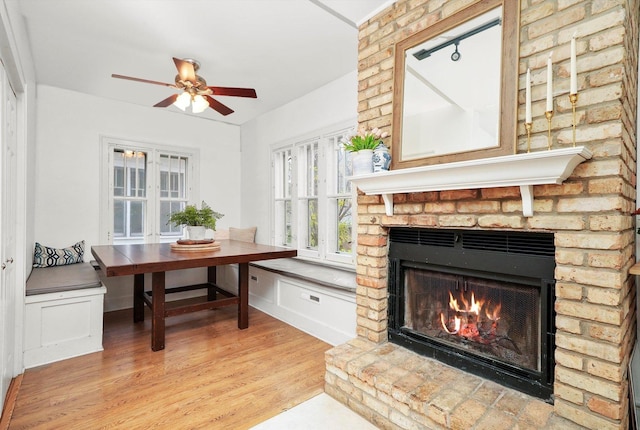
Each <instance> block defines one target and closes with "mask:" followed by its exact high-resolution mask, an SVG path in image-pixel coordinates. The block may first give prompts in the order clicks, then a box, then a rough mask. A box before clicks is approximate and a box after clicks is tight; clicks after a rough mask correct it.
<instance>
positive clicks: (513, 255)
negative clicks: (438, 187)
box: [388, 228, 555, 402]
mask: <svg viewBox="0 0 640 430" xmlns="http://www.w3.org/2000/svg"><path fill="white" fill-rule="evenodd" d="M407 268H418V269H421V268H422V269H426V270H431V271H440V272H444V273H450V274H461V275H462V274H465V275H471V276H476V277H480V278H485V279H490V280H497V281H506V282H510V283H515V284H521V285H526V286H528V287H533V288H539V289H540V305H541V313H540V315H541V320H540V323H541V338H540V357H541V362H540V371H539V372H537V371H533V370H530V369H525V368H520V367H518V366H515V365H511V364H509V363H505V362H501V361H499V360H492V359H490V358H488V357H483V356H481V355H478V354H474V353H472V352H468V351H465V350H463V349H455V348H451V347H450V346H447V345H446V344H445V343H443V342H440V341H438V340H437V339H432V338H430V337H427V336H424V335H422V334H421V333H418V332H415V331H413V330H411V329H409V328H407V327H402V326H401V325H402V324H403V321H404V299H405V298H404V286H403V278H404V270H405V269H407ZM554 270H555V246H554V244H553V234H551V233H522V232H510V231H485V230H446V229H426V228H392V229H391V230H390V243H389V319H388V331H389V340H390V341H391V342H393V343H396V344H399V345H402V346H405V347H407V348H409V349H411V350H413V351H415V352H418V353H420V354H422V355H425V356H427V357H432V358H434V359H437V360H439V361H442V362H445V363H447V364H449V365H452V366H454V367H456V368H459V369H461V370H465V371H468V372H470V373H473V374H476V375H479V376H482V377H485V378H488V379H491V380H494V381H496V382H498V383H500V384H503V385H505V386H508V387H511V388H514V389H517V390H519V391H522V392H524V393H527V394H530V395H533V396H536V397H539V398H542V399H544V400H546V401H548V402H551V401H552V397H553V396H552V395H553V372H554V349H555V311H554V301H555V279H554ZM543 309H544V311H543Z"/></svg>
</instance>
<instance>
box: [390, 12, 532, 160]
mask: <svg viewBox="0 0 640 430" xmlns="http://www.w3.org/2000/svg"><path fill="white" fill-rule="evenodd" d="M503 3H504V4H503ZM519 19H520V17H519V2H517V1H504V2H503V1H502V0H480V1H478V2H476V3H474V4H472V5H470V6H468V7H466V8H464V9H462V10H460V11H459V12H457V13H455V14H453V15H451V16H449V17H447V18H444V19H442V20H441V21H438V22H437V23H435V24H433V25H432V26H430V27H427V28H425V29H424V30H422V31H420V32H418V33H416V34H413V35H411V36H409V37H408V38H407V39H405V40H402V41H400V42H398V43H397V44H396V51H395V66H394V67H395V69H394V71H395V77H394V101H393V137H392V145H391V151H392V159H391V163H392V165H391V168H392V169H402V168H406V167H415V166H423V165H430V164H441V163H448V162H453V161H463V160H470V159H478V158H489V157H495V156H499V155H508V154H513V153H515V148H516V135H517V131H516V128H517V108H518V99H517V97H518V46H519V38H518V33H519V30H518V22H519Z"/></svg>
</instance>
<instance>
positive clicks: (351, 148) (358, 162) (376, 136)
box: [342, 127, 389, 175]
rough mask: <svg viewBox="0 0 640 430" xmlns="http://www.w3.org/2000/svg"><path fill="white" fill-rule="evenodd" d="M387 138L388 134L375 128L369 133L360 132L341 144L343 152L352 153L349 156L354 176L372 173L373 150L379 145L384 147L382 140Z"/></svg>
mask: <svg viewBox="0 0 640 430" xmlns="http://www.w3.org/2000/svg"><path fill="white" fill-rule="evenodd" d="M387 136H389V133H387V132H386V131H384V132H383V131H382V130H380V129H379V128H377V127H376V128H373V129H371V130H370V131H362V130H361V131H360V132H359V133H358V134H356V135H353V136H350V137H349V138H348V140H347V141H346V142H343V144H342V147H343V148H344V150H345V151H347V152H353V153H354V154H353V155H352V156H351V163H352V166H353V174H354V175H359V174H363V173H371V172H373V150H374V149H376V148H377V147H378V146H379V145H384V143H383V142H382V139H384V138H385V137H387Z"/></svg>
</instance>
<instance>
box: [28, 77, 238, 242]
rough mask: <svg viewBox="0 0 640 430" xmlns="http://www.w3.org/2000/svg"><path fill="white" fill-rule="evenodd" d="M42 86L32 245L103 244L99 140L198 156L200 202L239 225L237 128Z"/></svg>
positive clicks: (38, 121) (157, 109)
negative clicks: (122, 140) (109, 138)
mask: <svg viewBox="0 0 640 430" xmlns="http://www.w3.org/2000/svg"><path fill="white" fill-rule="evenodd" d="M169 109H171V108H167V109H159V108H153V107H148V108H147V107H143V106H137V105H132V104H126V103H120V102H115V101H112V100H107V99H102V98H97V97H92V96H88V95H85V94H81V93H77V92H73V91H67V90H63V89H59V88H54V87H49V86H38V94H37V137H36V160H35V163H36V166H35V202H36V204H35V225H34V226H33V228H34V235H35V240H36V241H38V242H40V243H42V244H44V245H49V246H54V247H63V246H68V245H71V244H73V243H75V242H76V241H78V240H81V239H84V240H85V241H86V244H87V248H90V246H91V245H98V244H99V236H98V219H99V205H98V202H99V198H100V195H99V183H100V178H99V171H100V165H99V162H100V153H99V148H100V136H104V135H106V136H113V137H120V138H126V139H131V140H137V141H143V142H154V143H158V144H162V145H175V146H185V147H191V148H198V149H199V150H200V157H201V159H200V178H199V179H200V200H206V201H207V203H209V205H210V206H212V207H213V208H214V209H215V210H216V211H218V212H222V213H224V214H225V217H224V218H222V220H220V224H219V225H220V227H224V226H225V225H227V224H229V225H233V224H234V222H233V220H236V219H240V195H239V193H240V184H239V181H240V174H239V171H240V130H239V127H237V126H233V125H229V124H223V123H220V122H215V121H208V120H202V119H198V118H194V117H191V116H188V115H184V114H181V113H174V112H171V111H170V110H169Z"/></svg>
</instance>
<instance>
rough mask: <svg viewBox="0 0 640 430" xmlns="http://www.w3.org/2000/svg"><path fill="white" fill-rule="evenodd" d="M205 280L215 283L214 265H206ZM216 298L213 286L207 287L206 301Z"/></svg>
mask: <svg viewBox="0 0 640 430" xmlns="http://www.w3.org/2000/svg"><path fill="white" fill-rule="evenodd" d="M207 282H209V283H210V284H217V283H218V280H217V271H216V266H211V267H207ZM215 299H216V289H215V288H213V287H209V288H207V301H210V302H211V301H213V300H215Z"/></svg>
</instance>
